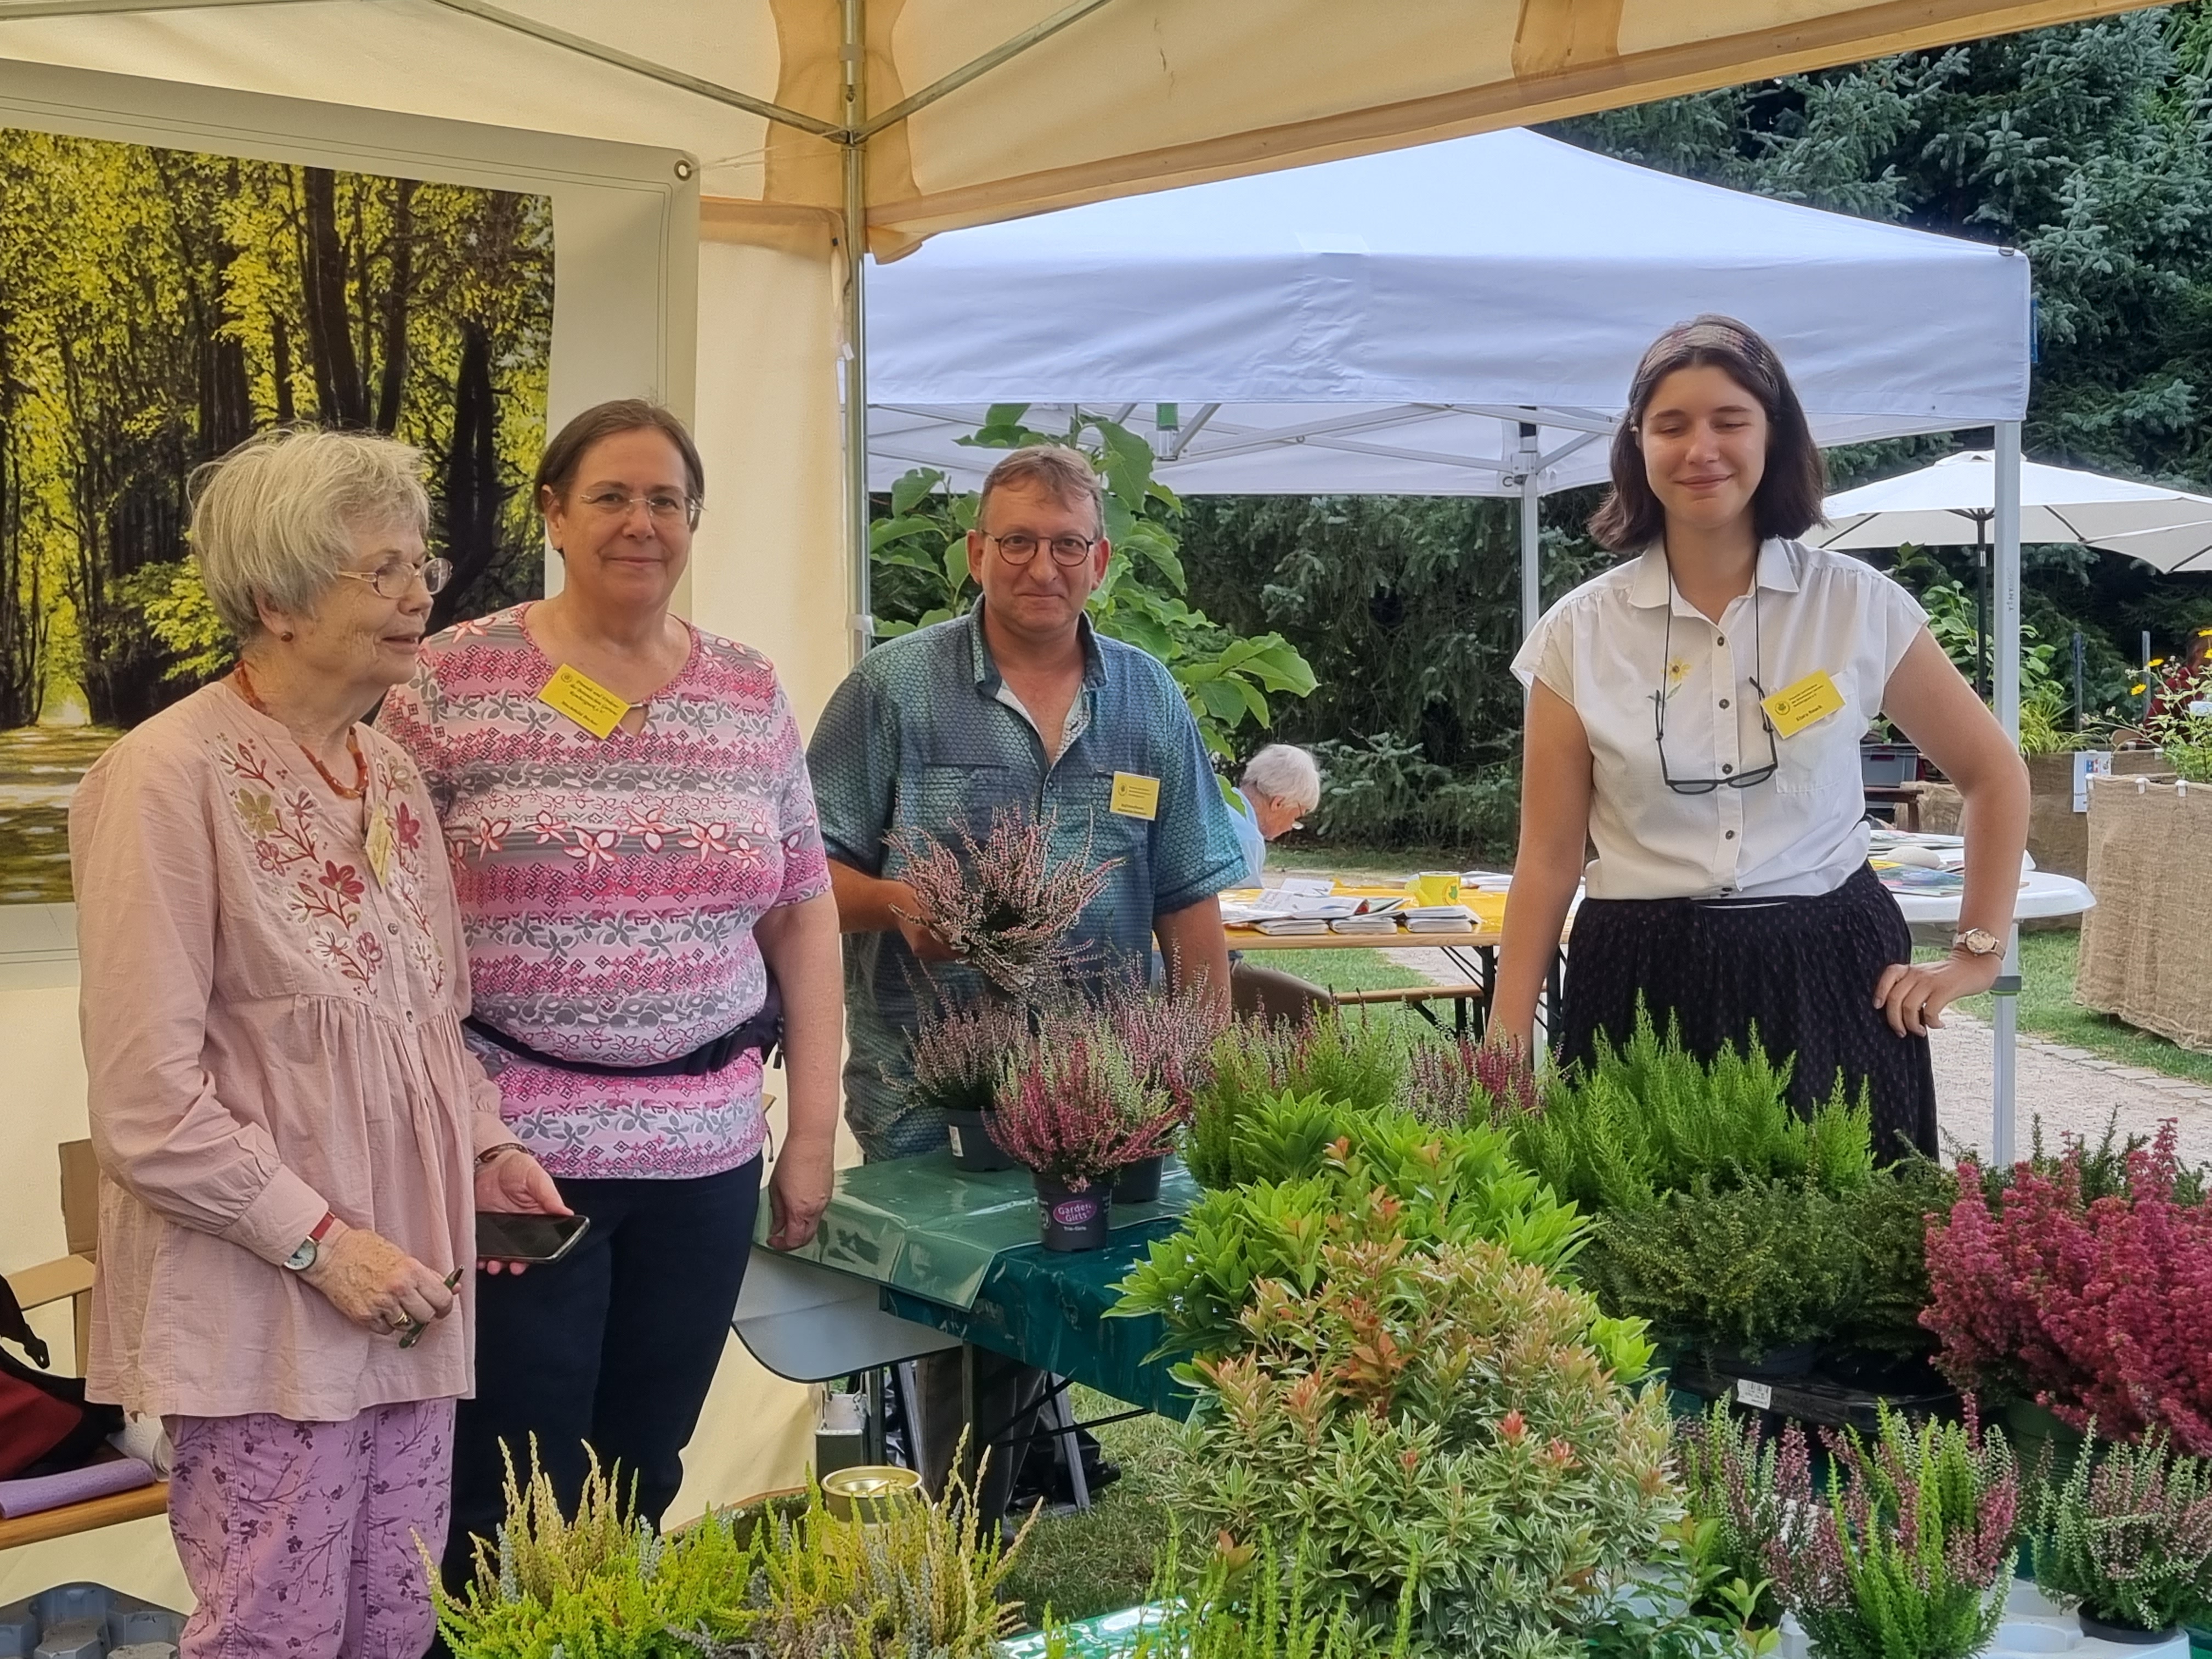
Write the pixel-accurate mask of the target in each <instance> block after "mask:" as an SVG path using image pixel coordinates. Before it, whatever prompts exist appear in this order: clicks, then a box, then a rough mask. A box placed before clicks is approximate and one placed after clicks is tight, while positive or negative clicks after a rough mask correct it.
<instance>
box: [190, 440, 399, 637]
mask: <svg viewBox="0 0 2212 1659" xmlns="http://www.w3.org/2000/svg"><path fill="white" fill-rule="evenodd" d="M191 501H192V529H191V544H192V552H193V554H194V556H196V557H197V559H198V560H199V566H200V581H201V583H202V585H203V586H205V587H206V589H207V595H208V599H209V601H210V603H211V604H213V605H214V606H215V608H216V614H217V615H218V616H220V617H222V619H223V622H224V623H226V624H227V625H228V627H229V629H230V631H231V632H232V633H233V634H234V635H236V636H237V637H238V638H239V639H240V641H246V640H250V639H252V637H253V636H254V635H256V634H258V633H259V632H260V631H261V611H260V605H261V604H262V603H265V604H268V605H273V606H274V607H276V609H277V610H280V611H289V612H291V613H292V614H294V615H295V616H296V615H299V614H301V613H302V612H305V611H308V610H311V609H312V608H313V605H314V603H315V601H316V600H317V599H319V598H320V597H321V596H322V594H323V592H325V590H326V589H327V588H328V587H329V586H330V585H331V582H332V581H334V580H336V579H337V572H338V571H339V570H341V569H343V568H344V566H345V563H346V562H347V561H348V560H349V559H350V558H352V557H353V556H354V543H353V533H354V532H355V531H356V529H378V530H381V529H386V528H403V529H407V530H411V531H413V532H415V533H416V535H418V536H419V535H427V534H428V532H429V527H430V498H429V496H428V494H427V493H425V491H424V490H423V488H422V451H421V450H419V449H416V448H415V447H413V446H411V445H409V444H403V443H399V442H397V441H394V440H392V439H390V438H381V437H378V436H377V435H375V434H374V433H368V432H326V431H323V430H320V429H319V428H313V427H299V428H291V429H289V430H287V431H280V432H269V433H264V434H262V435H260V436H258V437H255V438H250V439H248V440H247V441H246V442H244V443H242V444H240V446H239V447H237V448H235V449H234V450H232V451H231V452H230V453H229V454H228V455H226V456H224V457H223V458H222V459H221V460H219V461H210V462H209V463H208V464H207V465H205V466H204V467H202V468H200V469H199V471H197V472H195V473H194V474H193V475H192V481H191Z"/></svg>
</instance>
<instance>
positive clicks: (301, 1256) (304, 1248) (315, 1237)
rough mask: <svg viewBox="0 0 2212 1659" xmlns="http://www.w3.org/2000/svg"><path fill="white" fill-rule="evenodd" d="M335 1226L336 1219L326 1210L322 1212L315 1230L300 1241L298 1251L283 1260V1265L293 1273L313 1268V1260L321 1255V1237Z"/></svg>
mask: <svg viewBox="0 0 2212 1659" xmlns="http://www.w3.org/2000/svg"><path fill="white" fill-rule="evenodd" d="M335 1225H337V1216H335V1215H334V1214H332V1213H331V1212H330V1211H328V1210H325V1211H324V1212H323V1218H322V1219H321V1220H320V1221H318V1222H317V1223H316V1224H315V1230H314V1231H313V1232H311V1233H309V1234H308V1235H307V1237H305V1238H303V1239H301V1241H300V1248H299V1249H296V1250H295V1251H293V1252H292V1254H291V1255H288V1256H286V1257H285V1258H284V1265H285V1266H286V1267H289V1268H290V1269H291V1270H292V1271H293V1272H294V1273H305V1272H307V1269H308V1268H310V1267H313V1266H314V1265H315V1258H316V1257H317V1256H319V1255H321V1254H322V1249H323V1235H324V1234H325V1233H327V1232H329V1231H330V1230H331V1228H332V1227H333V1226H335Z"/></svg>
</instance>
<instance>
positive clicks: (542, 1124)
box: [378, 605, 829, 1180]
mask: <svg viewBox="0 0 2212 1659" xmlns="http://www.w3.org/2000/svg"><path fill="white" fill-rule="evenodd" d="M528 610H529V607H528V606H527V605H519V606H516V607H515V608H513V610H509V611H500V612H498V613H497V614H495V615H494V616H490V617H482V618H479V619H478V620H477V621H474V622H468V623H461V624H460V625H459V627H457V628H453V629H448V630H447V632H445V633H443V634H441V635H437V636H436V637H435V639H431V640H428V641H425V642H424V645H423V647H422V666H421V667H420V668H419V669H418V670H417V671H416V675H415V678H414V680H413V681H412V682H411V683H410V684H408V685H405V686H402V687H399V688H397V689H395V690H393V691H392V695H391V696H388V697H387V698H386V699H385V703H384V708H383V711H382V713H381V714H379V716H378V721H379V724H380V726H381V728H382V729H383V730H384V731H385V732H388V733H389V734H390V735H391V736H392V737H393V738H396V739H398V741H399V742H400V743H402V744H405V745H406V747H407V749H408V751H409V752H410V753H411V754H412V755H413V756H414V757H415V758H416V763H418V764H419V765H420V766H421V767H422V772H423V775H424V776H425V777H426V778H428V781H429V784H430V791H431V794H432V796H433V798H434V799H435V800H436V802H437V804H438V809H439V815H440V817H441V819H442V820H443V822H444V824H445V833H446V841H447V848H448V849H449V850H450V852H451V854H452V856H453V870H454V884H455V887H456V889H457V890H458V891H459V896H460V904H461V920H462V924H463V926H464V927H465V929H466V930H467V934H468V941H469V965H470V973H471V978H472V980H473V981H474V984H475V987H476V1012H477V1017H478V1018H481V1019H483V1020H484V1021H485V1022H487V1023H488V1024H491V1025H493V1026H495V1027H496V1028H498V1029H499V1030H501V1031H504V1032H506V1033H507V1034H508V1035H510V1036H515V1037H518V1038H520V1040H521V1041H522V1042H526V1043H527V1044H528V1045H529V1046H530V1047H532V1048H536V1049H538V1050H539V1051H540V1052H541V1053H544V1054H557V1055H559V1056H561V1057H562V1058H563V1059H566V1060H592V1061H596V1062H598V1063H600V1064H603V1065H614V1066H638V1065H651V1064H654V1063H657V1062H659V1061H661V1060H674V1059H677V1058H679V1057H680V1056H682V1055H684V1054H689V1053H690V1052H691V1051H692V1050H693V1049H695V1048H700V1047H702V1045H704V1044H705V1043H707V1042H711V1041H712V1040H713V1039H714V1038H715V1037H718V1036H721V1035H722V1034H723V1033H724V1032H726V1031H727V1030H731V1029H732V1028H733V1027H735V1026H737V1025H739V1024H743V1023H744V1020H745V1019H746V1018H748V1017H749V1016H750V1015H752V1014H754V1013H757V1012H759V1010H760V1007H761V1004H762V1001H763V999H764V997H765V996H766V994H767V987H768V979H767V969H766V967H765V965H764V964H763V961H762V959H761V953H760V947H759V945H757V943H756V942H755V940H754V939H753V924H754V923H755V922H757V921H759V920H760V918H761V917H762V916H763V915H764V914H766V913H767V912H768V911H769V910H770V909H772V908H775V906H778V905H782V904H792V903H796V902H799V901H800V900H802V899H808V898H812V897H814V896H816V895H817V894H820V893H824V892H827V891H828V890H829V865H828V862H827V860H825V859H824V857H823V851H822V836H821V832H820V830H819V829H817V826H816V823H815V817H814V792H813V789H812V787H811V785H810V783H809V781H808V780H807V775H806V754H805V746H804V744H802V743H801V742H800V739H799V726H798V723H797V721H795V720H793V718H792V714H791V708H790V705H789V704H788V703H787V702H785V700H784V696H783V690H782V688H781V686H779V685H778V684H776V678H775V669H774V668H772V667H771V666H770V665H769V661H768V659H767V658H765V657H763V656H762V655H761V654H760V653H758V652H757V651H754V650H752V649H750V648H749V647H745V646H742V645H738V644H734V643H732V641H727V640H722V639H717V638H715V637H714V635H711V634H705V633H702V632H701V631H700V630H698V629H692V630H691V655H690V659H689V660H687V661H686V662H685V664H684V666H683V668H682V669H681V670H680V671H678V673H677V676H676V678H674V679H672V680H671V681H670V682H669V683H668V684H667V685H665V686H664V687H663V688H662V689H661V690H660V691H659V693H658V694H656V695H655V696H653V698H652V700H651V701H650V702H648V703H647V705H646V717H645V724H644V726H642V727H641V729H640V730H638V731H636V732H624V731H622V730H619V729H617V731H616V732H614V733H613V734H612V735H611V736H609V737H607V738H595V737H593V736H592V734H591V733H590V732H586V731H585V730H584V729H583V728H582V727H581V726H578V725H577V724H576V723H575V722H574V721H573V720H569V719H568V717H567V716H566V715H564V714H556V713H555V712H554V711H553V710H552V709H551V708H549V707H548V706H546V705H545V704H544V703H543V702H539V701H538V690H540V688H542V687H543V686H544V684H545V682H546V681H547V680H548V679H549V678H551V676H552V674H553V671H554V667H555V665H554V664H553V663H551V662H550V661H549V660H548V659H546V657H545V655H544V653H542V652H541V651H539V650H538V647H537V645H536V644H535V643H534V642H533V641H532V639H531V637H530V635H529V634H528V633H527V632H526V629H525V628H524V625H523V619H524V617H525V616H526V613H527V611H528ZM470 1042H471V1045H472V1046H473V1047H474V1048H476V1051H477V1054H478V1055H479V1056H480V1057H481V1058H482V1059H483V1063H484V1065H485V1067H486V1069H487V1070H489V1071H490V1072H491V1073H492V1074H493V1075H494V1077H495V1079H497V1081H498V1084H499V1087H500V1092H501V1097H503V1109H504V1111H505V1114H506V1117H507V1122H508V1123H509V1124H510V1125H511V1126H512V1127H513V1130H514V1133H516V1135H517V1136H518V1137H520V1139H521V1140H522V1142H523V1144H524V1145H526V1146H528V1147H529V1148H530V1150H531V1151H532V1152H535V1153H536V1154H537V1155H538V1161H539V1162H541V1163H542V1164H544V1165H545V1167H546V1168H547V1169H548V1170H551V1171H552V1172H553V1173H554V1174H555V1175H557V1176H616V1177H624V1178H630V1177H647V1178H658V1179H664V1180H665V1179H675V1178H684V1177H690V1176H708V1175H718V1174H720V1173H721V1172H722V1171H724V1170H733V1169H735V1168H737V1167H738V1165H739V1164H743V1163H744V1162H745V1161H746V1160H747V1159H749V1158H751V1157H752V1156H753V1155H754V1154H755V1153H756V1152H758V1151H759V1150H760V1148H761V1144H762V1141H763V1139H764V1138H765V1135H766V1128H765V1126H764V1125H763V1121H762V1117H761V1098H760V1097H761V1066H760V1060H759V1056H758V1055H757V1054H745V1055H744V1056H743V1057H741V1058H740V1059H738V1060H736V1061H734V1062H732V1064H731V1065H729V1066H726V1067H725V1068H724V1069H723V1070H721V1071H720V1072H714V1073H707V1074H705V1075H702V1076H697V1077H683V1076H678V1077H656V1078H641V1079H635V1081H633V1080H629V1079H621V1078H610V1077H599V1076H594V1075H592V1074H589V1073H577V1072H567V1071H562V1070H560V1069H558V1068H556V1067H554V1066H545V1065H541V1064H539V1063H538V1062H536V1061H532V1060H522V1059H518V1058H516V1057H514V1056H513V1055H512V1054H507V1053H506V1052H505V1051H503V1050H501V1049H499V1048H495V1047H493V1046H492V1045H491V1044H489V1043H488V1042H483V1040H482V1039H480V1038H477V1037H475V1036H471V1038H470Z"/></svg>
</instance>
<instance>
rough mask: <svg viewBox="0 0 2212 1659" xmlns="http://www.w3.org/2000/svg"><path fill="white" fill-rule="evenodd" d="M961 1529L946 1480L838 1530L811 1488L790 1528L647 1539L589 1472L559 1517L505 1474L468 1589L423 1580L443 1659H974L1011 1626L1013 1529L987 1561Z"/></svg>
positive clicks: (770, 1515) (767, 1525) (774, 1525)
mask: <svg viewBox="0 0 2212 1659" xmlns="http://www.w3.org/2000/svg"><path fill="white" fill-rule="evenodd" d="M534 1451H535V1449H534V1448H533V1461H534ZM956 1467H957V1460H956ZM975 1516H976V1512H975V1505H974V1504H972V1503H971V1502H970V1501H969V1492H968V1489H967V1488H966V1487H965V1486H963V1485H962V1484H961V1482H960V1480H959V1479H958V1477H957V1475H956V1476H955V1477H954V1479H953V1481H952V1485H951V1491H950V1492H948V1493H947V1494H946V1499H945V1504H943V1505H938V1504H928V1503H925V1502H923V1501H921V1500H920V1499H914V1500H910V1501H898V1502H892V1503H888V1504H881V1505H876V1506H871V1507H870V1510H869V1512H868V1513H867V1514H866V1516H864V1517H862V1518H860V1519H853V1520H848V1519H844V1518H842V1517H841V1516H836V1515H833V1514H831V1513H830V1512H829V1510H827V1509H826V1508H824V1507H823V1502H822V1494H821V1491H820V1488H818V1487H816V1488H813V1489H811V1491H810V1492H809V1493H808V1496H807V1498H806V1500H805V1503H804V1504H802V1505H798V1506H796V1513H787V1512H785V1511H784V1510H779V1509H773V1508H772V1509H770V1510H768V1511H766V1512H764V1513H762V1514H758V1515H734V1514H718V1515H709V1516H706V1517H704V1518H703V1519H702V1520H700V1521H698V1522H695V1523H694V1524H693V1525H691V1526H689V1527H686V1528H683V1529H682V1530H681V1531H679V1532H676V1533H672V1534H669V1535H667V1536H666V1537H662V1536H660V1535H659V1534H655V1533H654V1532H653V1531H652V1529H651V1528H648V1527H647V1526H646V1525H645V1523H644V1522H641V1521H639V1520H638V1519H637V1518H636V1516H635V1513H634V1511H633V1510H631V1508H630V1506H629V1504H628V1503H627V1502H626V1501H625V1500H624V1499H623V1498H622V1497H621V1495H620V1488H619V1483H618V1476H617V1475H607V1474H601V1472H600V1471H599V1468H598V1465H597V1463H596V1462H594V1464H593V1465H592V1470H591V1473H590V1474H589V1476H588V1477H587V1478H586V1483H585V1486H584V1491H583V1495H582V1498H581V1501H580V1504H579V1505H578V1507H577V1510H576V1513H575V1516H574V1518H573V1519H570V1518H568V1517H567V1516H563V1514H562V1509H561V1505H560V1503H559V1501H558V1499H557V1498H556V1497H555V1495H554V1492H553V1488H552V1483H551V1482H550V1480H547V1479H546V1478H545V1477H544V1474H541V1473H539V1472H538V1471H537V1470H536V1469H535V1468H533V1470H532V1476H531V1480H530V1481H529V1483H528V1485H527V1486H522V1487H518V1485H517V1482H516V1480H515V1478H514V1469H513V1462H512V1461H510V1462H509V1463H508V1466H507V1520H506V1522H505V1523H504V1524H503V1525H502V1526H501V1528H500V1530H499V1541H498V1544H497V1546H496V1547H488V1546H486V1545H484V1544H483V1543H482V1542H481V1541H479V1542H478V1544H477V1577H476V1580H475V1582H474V1583H471V1585H470V1586H469V1587H468V1589H466V1591H465V1593H464V1594H463V1595H459V1596H454V1595H449V1594H447V1591H446V1590H445V1589H444V1588H443V1587H442V1586H441V1585H440V1583H438V1577H437V1570H436V1565H435V1562H433V1561H432V1560H431V1559H430V1557H429V1554H428V1551H427V1550H426V1551H425V1552H424V1553H423V1565H424V1567H425V1569H426V1570H427V1571H428V1572H429V1574H430V1579H431V1595H432V1600H433V1602H434V1604H435V1608H436V1611H437V1616H438V1628H439V1631H440V1632H441V1634H442V1635H443V1636H444V1638H445V1639H446V1642H447V1645H448V1646H449V1647H450V1648H451V1649H452V1650H453V1654H454V1656H455V1659H553V1656H560V1659H702V1656H703V1659H893V1656H902V1659H903V1656H908V1655H927V1656H929V1659H991V1656H992V1655H993V1654H994V1653H995V1652H996V1650H997V1643H998V1640H999V1638H1000V1637H1002V1636H1004V1635H1006V1632H1008V1630H1009V1629H1011V1628H1012V1626H1013V1625H1014V1624H1015V1623H1016V1622H1017V1620H1016V1610H1015V1609H1014V1608H1012V1607H1006V1606H1002V1605H1001V1604H1000V1601H999V1599H998V1590H999V1587H1000V1584H1001V1583H1003V1582H1004V1581H1005V1579H1006V1575H1007V1573H1008V1572H1009V1571H1011V1570H1012V1565H1013V1563H1014V1559H1015V1558H1016V1556H1017V1554H1018V1552H1019V1551H1020V1549H1021V1547H1022V1545H1023V1543H1024V1541H1025V1540H1026V1538H1027V1536H1028V1528H1024V1529H1023V1532H1022V1534H1020V1535H1019V1536H1018V1537H1017V1538H1016V1539H1015V1541H1014V1542H1013V1543H1012V1545H1011V1546H1008V1547H1003V1548H1002V1547H1001V1546H1000V1541H999V1535H998V1533H997V1531H996V1529H995V1528H993V1529H990V1530H988V1531H986V1530H984V1529H982V1528H981V1527H979V1525H978V1523H977V1521H976V1518H975Z"/></svg>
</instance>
